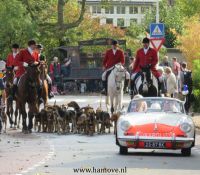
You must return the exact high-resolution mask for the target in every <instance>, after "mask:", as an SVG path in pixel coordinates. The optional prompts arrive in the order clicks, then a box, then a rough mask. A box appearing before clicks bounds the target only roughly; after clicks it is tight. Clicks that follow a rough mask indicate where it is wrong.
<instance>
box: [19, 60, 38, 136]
mask: <svg viewBox="0 0 200 175" xmlns="http://www.w3.org/2000/svg"><path fill="white" fill-rule="evenodd" d="M39 65H40V63H38V64H32V65H29V66H28V67H27V68H26V73H25V74H24V75H22V76H21V78H20V80H19V82H18V89H17V94H16V95H17V103H18V105H19V108H20V112H21V113H22V119H23V120H22V126H23V128H22V132H24V133H31V132H32V128H33V117H34V116H35V115H36V114H38V113H39V105H38V101H39V97H38V89H39V87H40V70H39ZM26 103H28V108H29V111H28V119H29V122H28V125H27V121H26V119H27V113H26Z"/></svg>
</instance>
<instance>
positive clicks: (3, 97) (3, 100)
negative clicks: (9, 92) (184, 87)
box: [0, 59, 6, 106]
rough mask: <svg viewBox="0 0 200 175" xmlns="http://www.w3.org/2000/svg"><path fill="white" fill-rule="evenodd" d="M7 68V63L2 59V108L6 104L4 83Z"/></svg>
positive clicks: (0, 78) (0, 74)
mask: <svg viewBox="0 0 200 175" xmlns="http://www.w3.org/2000/svg"><path fill="white" fill-rule="evenodd" d="M5 67H6V62H5V61H3V60H2V59H0V92H1V94H0V96H2V100H1V102H2V103H0V104H1V106H5V104H6V92H5V85H4V81H3V77H4V71H5Z"/></svg>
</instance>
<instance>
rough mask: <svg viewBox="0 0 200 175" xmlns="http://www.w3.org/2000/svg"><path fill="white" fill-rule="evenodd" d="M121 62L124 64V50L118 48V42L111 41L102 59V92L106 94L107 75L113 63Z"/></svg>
mask: <svg viewBox="0 0 200 175" xmlns="http://www.w3.org/2000/svg"><path fill="white" fill-rule="evenodd" d="M118 63H121V64H122V65H124V63H125V58H124V52H123V51H122V50H121V49H119V48H118V42H117V41H116V40H113V41H112V48H111V49H109V50H107V51H106V54H105V57H104V60H103V69H104V70H105V71H104V73H103V74H102V81H103V88H104V89H103V91H102V94H106V91H107V77H108V75H109V73H110V71H111V69H112V67H113V66H115V64H118Z"/></svg>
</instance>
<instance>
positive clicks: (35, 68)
mask: <svg viewBox="0 0 200 175" xmlns="http://www.w3.org/2000/svg"><path fill="white" fill-rule="evenodd" d="M39 66H40V63H32V64H29V65H28V67H27V68H26V73H27V75H28V77H29V79H30V80H31V81H34V82H36V83H39V84H40V68H39Z"/></svg>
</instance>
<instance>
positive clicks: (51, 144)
mask: <svg viewBox="0 0 200 175" xmlns="http://www.w3.org/2000/svg"><path fill="white" fill-rule="evenodd" d="M36 135H37V134H36ZM46 141H47V142H48V144H49V149H50V151H49V152H48V154H47V156H46V157H45V158H44V159H42V160H41V161H40V162H38V163H36V164H34V165H33V166H31V167H29V168H27V170H23V171H21V172H20V173H17V174H15V175H24V174H26V173H29V172H31V171H33V170H35V169H36V168H37V167H40V166H42V165H43V164H45V163H46V162H47V161H49V160H50V159H51V158H52V157H53V155H55V147H54V145H53V143H52V142H50V140H49V139H46Z"/></svg>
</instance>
